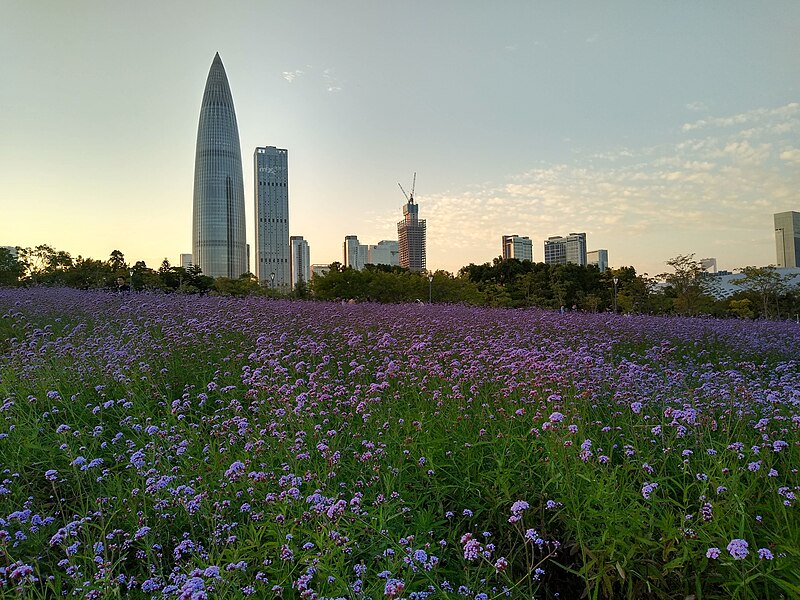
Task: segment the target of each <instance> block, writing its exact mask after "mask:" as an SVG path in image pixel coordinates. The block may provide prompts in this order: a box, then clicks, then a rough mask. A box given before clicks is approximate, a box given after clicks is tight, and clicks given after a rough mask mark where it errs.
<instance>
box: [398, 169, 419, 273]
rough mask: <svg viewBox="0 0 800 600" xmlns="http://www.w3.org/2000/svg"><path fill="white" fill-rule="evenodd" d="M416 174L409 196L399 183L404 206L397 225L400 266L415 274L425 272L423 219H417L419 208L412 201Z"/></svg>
mask: <svg viewBox="0 0 800 600" xmlns="http://www.w3.org/2000/svg"><path fill="white" fill-rule="evenodd" d="M416 183H417V174H416V173H414V182H413V183H412V185H411V194H410V195H409V194H406V191H405V190H404V189H403V186H402V185H400V184H399V183H398V184H397V185H400V189H401V190H402V192H403V195H404V196H405V197H406V204H405V205H404V206H403V220H402V221H399V222H398V223H397V241H398V245H399V246H400V266H401V267H403V268H405V269H408V270H409V271H413V272H416V273H419V272H422V271H425V268H426V265H425V219H420V218H419V206H418V205H417V203H416V202H415V201H414V188H415V187H416Z"/></svg>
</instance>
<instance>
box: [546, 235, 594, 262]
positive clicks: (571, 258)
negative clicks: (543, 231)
mask: <svg viewBox="0 0 800 600" xmlns="http://www.w3.org/2000/svg"><path fill="white" fill-rule="evenodd" d="M544 262H546V263H548V264H556V265H565V264H567V263H572V264H576V265H580V266H582V267H585V266H586V234H585V233H570V234H569V235H568V236H566V237H562V236H560V235H557V236H552V237H549V238H547V239H546V240H545V242H544Z"/></svg>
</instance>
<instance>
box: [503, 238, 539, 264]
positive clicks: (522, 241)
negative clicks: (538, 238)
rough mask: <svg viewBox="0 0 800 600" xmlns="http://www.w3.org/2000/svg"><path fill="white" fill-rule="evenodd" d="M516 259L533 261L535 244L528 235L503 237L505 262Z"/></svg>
mask: <svg viewBox="0 0 800 600" xmlns="http://www.w3.org/2000/svg"><path fill="white" fill-rule="evenodd" d="M509 258H516V259H517V260H530V261H533V242H531V238H529V237H528V236H527V235H526V236H522V235H504V236H503V260H508V259H509Z"/></svg>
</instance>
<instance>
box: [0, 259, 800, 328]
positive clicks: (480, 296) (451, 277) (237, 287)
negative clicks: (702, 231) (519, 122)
mask: <svg viewBox="0 0 800 600" xmlns="http://www.w3.org/2000/svg"><path fill="white" fill-rule="evenodd" d="M666 264H667V266H668V267H669V268H670V270H669V271H668V272H665V273H661V274H659V275H656V276H654V277H651V276H649V275H648V274H647V273H642V274H640V273H637V272H636V269H635V268H634V267H632V266H627V267H620V268H617V269H607V270H606V271H604V272H600V271H599V270H598V269H597V267H595V266H591V265H590V266H579V265H575V264H566V265H556V264H546V263H534V262H531V261H519V260H517V259H508V260H503V259H501V258H499V257H498V258H495V259H494V260H493V261H491V262H487V263H484V264H480V265H476V264H473V263H471V264H469V265H467V266H465V267H462V268H461V269H460V270H459V271H458V273H456V274H453V273H449V272H447V271H442V270H439V271H436V272H430V273H412V272H410V271H409V270H407V269H403V268H400V267H390V266H386V265H367V266H366V267H365V268H364V269H362V270H354V269H351V268H345V267H343V266H342V265H341V264H340V263H333V264H331V265H330V267H329V271H328V272H327V273H326V274H324V275H319V276H314V277H313V278H312V280H311V281H310V282H300V283H298V285H297V286H295V288H294V289H293V290H291V292H289V293H285V292H281V291H279V290H275V289H272V288H271V287H270V286H264V285H260V284H259V282H258V280H257V278H256V277H255V276H254V275H253V274H251V273H244V274H242V275H241V277H239V278H227V277H218V278H212V277H208V276H206V275H204V274H203V273H202V271H201V270H200V268H199V267H196V266H194V267H190V268H183V267H179V266H172V265H170V263H169V261H168V260H167V259H166V258H165V259H164V261H163V262H162V263H161V265H160V266H159V267H158V269H151V268H150V267H148V266H147V265H146V264H145V263H144V262H143V261H137V262H135V263H132V264H129V263H128V262H127V261H126V259H125V256H124V254H123V253H122V252H120V251H119V250H114V251H113V252H112V253H111V255H110V256H109V258H108V260H104V261H103V260H95V259H92V258H83V257H81V256H78V257H77V258H73V257H72V256H71V255H70V254H69V253H68V252H65V251H63V250H56V249H54V248H52V247H51V246H48V245H40V246H36V247H35V248H17V256H16V257H15V256H14V255H13V254H12V253H11V252H9V251H8V250H7V249H5V248H0V286H18V285H25V286H30V285H61V286H68V287H75V288H82V289H107V290H112V291H116V292H127V291H135V292H142V291H145V292H177V293H190V294H191V293H195V294H215V295H224V296H250V295H264V296H274V297H281V296H283V297H291V298H295V299H311V298H313V299H317V300H330V301H370V302H383V303H390V302H415V301H416V302H423V303H428V302H434V303H462V304H471V305H477V306H493V307H505V308H524V307H540V308H548V309H555V310H581V311H587V312H603V311H616V312H620V313H649V314H685V315H712V316H715V317H739V318H797V315H798V314H800V289H799V288H798V286H797V285H792V284H791V283H790V278H789V277H787V276H785V275H782V274H781V273H780V272H779V271H778V270H777V269H776V268H775V267H774V266H768V267H751V266H748V267H744V268H742V269H740V272H741V274H742V277H741V278H740V279H738V280H737V281H736V284H737V286H738V288H739V289H738V291H737V292H736V293H734V294H733V295H731V296H729V297H727V298H724V299H716V298H715V297H714V295H713V293H712V288H713V283H714V280H715V278H714V277H713V276H712V275H710V274H708V273H705V271H704V270H703V268H702V265H701V263H700V262H699V261H697V260H695V259H694V255H692V254H687V255H679V256H677V257H675V258H672V259H670V260H668V261H666Z"/></svg>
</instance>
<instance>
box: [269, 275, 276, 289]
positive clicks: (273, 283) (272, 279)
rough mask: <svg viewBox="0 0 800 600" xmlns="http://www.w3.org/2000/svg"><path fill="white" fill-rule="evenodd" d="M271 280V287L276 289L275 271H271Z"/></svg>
mask: <svg viewBox="0 0 800 600" xmlns="http://www.w3.org/2000/svg"><path fill="white" fill-rule="evenodd" d="M269 280H270V287H271V288H272V290H273V291H274V290H275V273H270V274H269Z"/></svg>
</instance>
